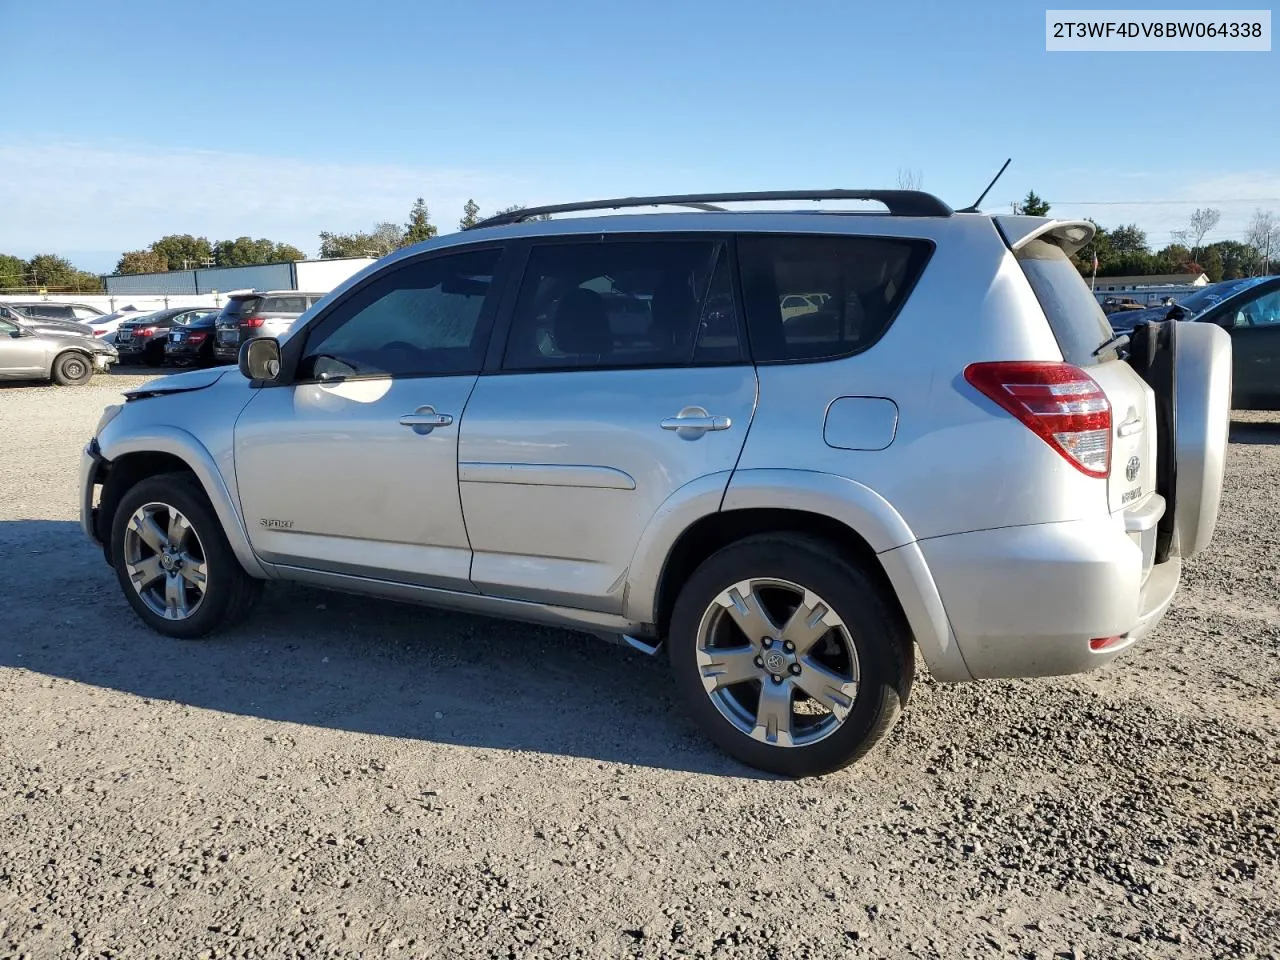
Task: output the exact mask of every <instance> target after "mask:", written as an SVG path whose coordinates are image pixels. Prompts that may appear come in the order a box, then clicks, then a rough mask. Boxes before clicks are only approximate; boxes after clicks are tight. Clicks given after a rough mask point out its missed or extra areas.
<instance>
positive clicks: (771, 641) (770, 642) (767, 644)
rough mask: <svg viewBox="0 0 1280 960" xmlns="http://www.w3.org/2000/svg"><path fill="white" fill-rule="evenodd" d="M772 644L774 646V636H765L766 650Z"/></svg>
mask: <svg viewBox="0 0 1280 960" xmlns="http://www.w3.org/2000/svg"><path fill="white" fill-rule="evenodd" d="M772 646H773V638H772V637H765V638H764V648H765V649H766V650H768V649H769V648H770V647H772Z"/></svg>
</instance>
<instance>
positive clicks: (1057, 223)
mask: <svg viewBox="0 0 1280 960" xmlns="http://www.w3.org/2000/svg"><path fill="white" fill-rule="evenodd" d="M991 219H992V220H994V221H995V222H996V227H997V228H998V229H999V231H1000V233H1001V235H1003V236H1004V240H1005V243H1007V244H1009V249H1010V250H1013V251H1015V252H1016V251H1018V250H1020V249H1021V248H1022V247H1025V246H1026V245H1027V244H1028V243H1030V242H1031V241H1032V240H1039V239H1042V238H1043V239H1045V240H1050V241H1052V242H1053V243H1056V244H1057V245H1058V246H1060V247H1061V248H1062V249H1063V250H1065V251H1066V252H1067V254H1068V256H1069V255H1071V254H1073V253H1075V252H1076V251H1077V250H1079V249H1080V248H1081V247H1083V246H1084V245H1085V244H1086V243H1088V242H1089V241H1090V240H1092V239H1093V235H1094V233H1095V232H1097V229H1098V228H1097V226H1095V225H1094V224H1093V223H1091V222H1090V221H1088V220H1054V219H1053V218H1051V217H1022V216H1010V217H992V218H991Z"/></svg>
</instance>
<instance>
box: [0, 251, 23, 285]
mask: <svg viewBox="0 0 1280 960" xmlns="http://www.w3.org/2000/svg"><path fill="white" fill-rule="evenodd" d="M26 282H27V261H25V260H23V259H22V258H21V257H12V256H10V255H9V254H7V253H0V289H3V288H5V287H22V286H26Z"/></svg>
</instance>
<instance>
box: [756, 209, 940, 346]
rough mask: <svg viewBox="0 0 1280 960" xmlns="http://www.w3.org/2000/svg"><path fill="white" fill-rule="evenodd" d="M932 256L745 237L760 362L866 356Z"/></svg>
mask: <svg viewBox="0 0 1280 960" xmlns="http://www.w3.org/2000/svg"><path fill="white" fill-rule="evenodd" d="M932 252H933V245H932V244H931V243H929V242H928V241H926V240H911V239H899V238H892V237H848V236H813V235H803V236H796V235H778V234H747V235H743V236H740V237H739V238H738V262H739V269H740V271H741V274H742V292H743V298H744V303H745V306H746V311H747V327H748V331H749V333H750V336H751V352H752V354H753V356H754V358H755V360H756V362H757V363H785V362H787V361H795V360H824V359H830V358H834V357H845V356H849V355H851V354H854V353H859V352H861V351H862V350H865V349H867V348H868V347H870V346H871V345H872V344H873V343H875V342H876V341H877V340H879V339H880V337H881V336H882V335H883V334H884V332H885V330H887V329H888V328H889V325H890V324H891V323H892V322H893V319H894V317H895V316H897V314H898V311H899V310H900V309H901V308H902V304H903V303H905V302H906V299H907V297H908V295H909V294H910V293H911V289H912V287H913V286H914V285H915V283H916V281H917V280H918V279H919V278H920V274H921V272H923V270H924V266H925V264H926V263H927V262H928V259H929V257H930V255H931V254H932Z"/></svg>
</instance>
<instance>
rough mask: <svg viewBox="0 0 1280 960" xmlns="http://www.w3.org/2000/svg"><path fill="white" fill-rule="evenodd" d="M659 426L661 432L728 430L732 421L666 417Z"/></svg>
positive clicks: (711, 418) (715, 418)
mask: <svg viewBox="0 0 1280 960" xmlns="http://www.w3.org/2000/svg"><path fill="white" fill-rule="evenodd" d="M659 426H660V427H662V429H663V430H728V429H729V428H730V427H732V426H733V421H732V420H730V419H729V418H728V417H667V419H665V420H663V421H662V422H661V423H660V424H659Z"/></svg>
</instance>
